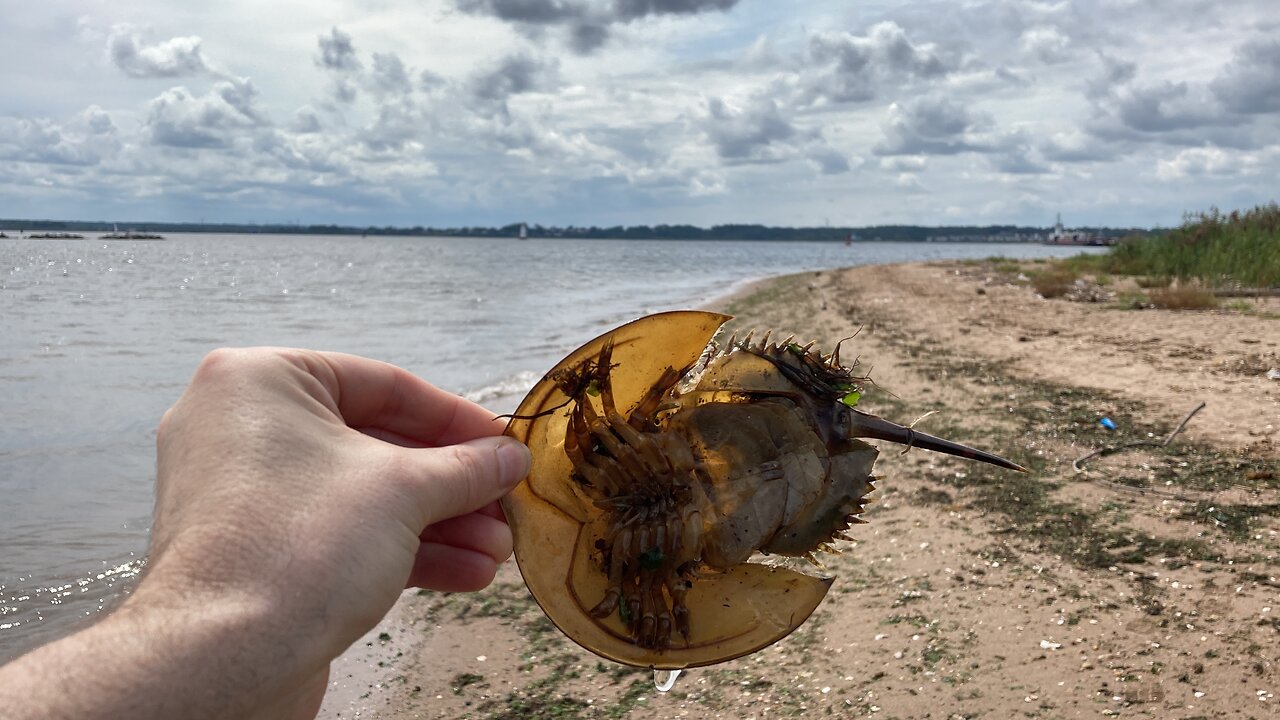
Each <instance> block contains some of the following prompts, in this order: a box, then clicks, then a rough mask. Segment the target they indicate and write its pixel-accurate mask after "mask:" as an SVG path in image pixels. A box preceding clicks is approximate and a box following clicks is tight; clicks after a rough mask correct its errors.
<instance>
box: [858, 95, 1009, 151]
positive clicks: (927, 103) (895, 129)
mask: <svg viewBox="0 0 1280 720" xmlns="http://www.w3.org/2000/svg"><path fill="white" fill-rule="evenodd" d="M989 123H990V119H989V118H987V117H985V116H978V115H975V114H973V113H971V112H969V110H968V109H967V108H965V107H964V106H963V105H960V104H959V103H956V102H953V101H951V100H948V99H946V98H941V97H932V96H930V97H923V98H919V99H916V100H912V101H909V102H906V103H901V104H899V103H894V104H893V105H891V106H890V107H889V117H888V119H887V120H886V121H885V124H884V134H885V137H884V140H883V141H881V142H880V143H877V144H876V145H875V146H874V147H873V148H872V151H873V152H875V154H877V155H954V154H956V153H962V152H968V151H971V150H982V149H985V148H984V146H983V145H981V144H978V143H975V142H974V141H972V140H971V139H970V137H969V135H970V133H971V132H973V131H975V130H978V129H980V128H982V127H983V126H985V125H987V124H989Z"/></svg>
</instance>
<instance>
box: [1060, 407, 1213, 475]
mask: <svg viewBox="0 0 1280 720" xmlns="http://www.w3.org/2000/svg"><path fill="white" fill-rule="evenodd" d="M1203 409H1204V403H1203V402H1202V403H1200V404H1199V405H1196V406H1195V407H1194V408H1191V412H1189V413H1187V415H1186V417H1184V418H1182V422H1180V423H1178V427H1176V428H1174V429H1173V432H1171V433H1169V435H1168V437H1166V438H1165V439H1164V441H1163V442H1156V441H1155V440H1138V441H1137V442H1129V443H1124V444H1123V445H1108V446H1106V447H1101V448H1098V449H1097V450H1093V451H1091V452H1088V453H1085V454H1084V455H1081V456H1080V457H1078V458H1076V459H1075V460H1073V461H1071V467H1072V469H1074V470H1075V471H1076V472H1078V473H1082V472H1084V471H1085V470H1084V462H1085V461H1086V460H1091V459H1093V458H1095V457H1098V456H1099V455H1110V454H1112V453H1115V452H1119V451H1121V450H1128V449H1130V448H1140V447H1165V446H1167V445H1168V444H1169V443H1171V442H1173V439H1174V438H1175V437H1177V436H1178V433H1180V432H1182V430H1183V428H1185V427H1186V426H1187V423H1189V422H1191V418H1193V417H1195V414H1196V413H1198V412H1200V411H1201V410H1203ZM1107 419H1108V418H1103V420H1107ZM1099 422H1101V420H1100V421H1099ZM1108 429H1110V430H1114V429H1115V428H1108Z"/></svg>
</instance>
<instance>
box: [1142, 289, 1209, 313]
mask: <svg viewBox="0 0 1280 720" xmlns="http://www.w3.org/2000/svg"><path fill="white" fill-rule="evenodd" d="M1147 297H1149V298H1150V300H1151V304H1152V305H1153V306H1155V307H1158V308H1161V309H1164V310H1208V309H1211V308H1215V307H1217V306H1218V299H1217V298H1216V297H1214V295H1213V293H1212V292H1210V291H1209V290H1208V289H1206V288H1205V287H1204V286H1202V285H1200V284H1198V283H1179V284H1177V285H1170V286H1169V287H1163V288H1152V289H1151V290H1150V291H1149V292H1148V293H1147Z"/></svg>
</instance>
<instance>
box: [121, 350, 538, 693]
mask: <svg viewBox="0 0 1280 720" xmlns="http://www.w3.org/2000/svg"><path fill="white" fill-rule="evenodd" d="M502 428H503V424H502V423H501V422H497V421H495V420H494V416H493V414H492V413H490V412H488V411H487V410H484V409H483V408H481V407H479V406H477V405H474V404H472V403H469V402H467V401H465V400H462V399H461V398H458V397H456V396H453V395H450V394H448V393H445V392H443V391H441V390H439V389H437V388H434V387H432V386H430V385H428V384H427V383H425V382H423V381H422V380H419V379H418V378H416V377H414V376H413V375H411V374H409V373H408V372H406V371H404V370H400V369H398V368H395V367H392V366H390V365H386V364H383V363H378V362H375V361H372V360H366V359H363V358H357V357H353V356H349V355H339V354H331V353H316V352H310V351H303V350H277V349H252V350H223V351H217V352H215V353H213V354H211V355H209V357H207V358H206V359H205V361H204V362H203V363H202V364H201V366H200V368H199V369H198V371H197V372H196V374H195V377H194V378H193V379H192V381H191V384H190V386H189V387H188V388H187V391H186V392H185V393H184V394H183V396H182V398H181V399H180V400H179V401H178V403H177V404H175V405H174V407H173V408H172V409H171V410H170V411H169V412H168V413H166V415H165V417H164V419H163V421H162V422H161V425H160V429H159V432H158V437H157V455H158V476H157V497H156V509H155V524H154V527H153V529H152V544H151V550H150V560H149V563H150V566H149V569H148V571H147V576H146V578H145V580H144V581H143V583H142V584H141V585H140V586H139V588H138V592H137V593H136V594H135V598H134V599H133V601H132V602H133V604H134V605H137V606H145V605H146V604H148V603H162V604H169V603H172V602H174V601H175V599H177V598H185V599H184V600H183V602H185V603H188V604H192V603H195V604H198V605H199V606H203V607H211V606H214V605H219V604H220V605H224V606H225V605H226V604H228V603H231V604H235V603H239V604H242V605H244V606H246V607H249V608H253V609H255V610H254V612H262V613H265V614H266V615H267V616H269V618H270V621H269V622H268V623H266V625H267V626H266V627H261V628H257V629H255V630H254V632H257V633H260V634H261V635H262V636H263V637H271V638H277V640H276V642H277V643H280V645H278V646H277V649H276V650H275V651H273V652H268V653H266V655H268V656H270V655H276V656H278V657H275V658H274V659H268V658H267V657H263V656H261V655H260V656H259V659H260V660H267V661H268V663H269V664H270V665H272V666H274V667H276V668H277V669H283V668H284V667H285V666H287V665H289V664H295V665H298V666H299V667H298V670H300V671H301V672H302V676H303V677H305V678H310V679H309V680H307V681H306V682H305V683H304V684H307V685H310V686H311V690H309V691H308V693H307V694H308V695H309V696H310V697H311V700H309V701H308V703H307V704H310V702H312V701H314V702H315V703H317V704H318V701H319V697H320V696H321V695H322V694H323V682H324V680H323V672H322V671H323V670H325V669H326V668H327V664H328V661H329V660H330V659H332V658H333V657H335V656H337V655H338V654H339V653H341V652H342V650H343V649H345V648H346V647H347V646H348V645H349V644H350V643H352V642H353V641H355V640H356V639H357V638H359V637H360V636H361V635H362V634H363V633H364V632H366V631H367V630H368V629H370V628H372V627H373V626H374V625H375V624H376V623H377V621H378V620H379V619H380V618H381V617H382V616H383V615H384V614H385V613H386V612H387V611H388V610H389V609H390V608H391V606H392V604H394V602H395V601H396V598H397V597H398V596H399V594H400V591H401V590H402V589H403V588H404V587H406V585H416V586H421V587H427V588H433V589H437V590H447V591H459V590H476V589H479V588H482V587H484V586H486V585H488V584H489V582H490V581H491V580H492V579H493V576H494V573H495V572H496V569H497V565H498V563H501V562H502V561H503V560H505V559H506V558H507V557H509V556H510V554H511V531H510V529H509V528H508V527H507V525H506V522H505V520H504V519H503V518H502V513H501V510H500V509H499V508H498V505H497V498H499V497H500V496H501V495H503V494H505V493H506V492H507V490H509V489H510V488H511V487H513V486H514V485H515V484H516V483H517V482H519V481H520V479H521V478H523V477H524V475H525V474H526V473H527V471H528V467H529V454H528V450H527V449H525V448H524V446H523V445H520V444H519V443H517V442H515V441H514V440H510V439H509V438H504V437H491V436H495V435H498V434H499V433H501V431H502ZM280 638H282V639H280ZM237 640H238V639H233V638H227V640H226V642H236V641H237ZM299 661H301V662H299ZM316 677H319V678H320V679H319V682H318V684H319V692H318V693H317V692H316V687H315V686H316V684H317V683H316V680H315V678H316ZM297 682H298V678H294V680H293V682H291V683H290V685H293V686H295V687H296V685H297ZM303 714H304V715H305V714H306V713H305V712H304V713H303Z"/></svg>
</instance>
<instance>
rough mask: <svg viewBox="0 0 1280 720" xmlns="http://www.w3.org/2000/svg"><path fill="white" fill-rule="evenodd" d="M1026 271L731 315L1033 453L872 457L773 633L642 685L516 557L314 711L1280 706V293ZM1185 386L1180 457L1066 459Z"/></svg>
mask: <svg viewBox="0 0 1280 720" xmlns="http://www.w3.org/2000/svg"><path fill="white" fill-rule="evenodd" d="M1016 271H1017V269H1016V268H1014V269H1012V270H1011V269H1010V268H1009V267H1008V264H1007V263H1005V264H1001V265H991V264H958V263H947V264H930V265H902V266H887V267H886V266H878V267H861V268H855V269H850V270H843V271H838V272H822V273H810V274H805V275H794V276H788V277H785V278H778V279H774V280H770V281H767V282H764V283H761V284H758V285H756V286H753V287H751V288H749V289H748V290H746V291H744V292H742V293H739V294H738V295H737V296H735V297H733V298H729V299H727V300H725V301H723V302H722V303H720V306H719V307H718V308H717V309H723V310H726V311H728V312H730V313H732V314H735V315H737V316H738V319H737V320H736V321H735V323H736V324H737V325H739V326H743V327H746V326H751V327H760V328H767V327H772V328H777V329H785V330H787V331H788V332H794V333H795V334H796V335H797V336H799V337H801V338H806V339H816V340H818V341H819V342H820V343H821V344H823V345H825V346H826V347H828V348H829V347H830V346H831V345H832V344H834V342H836V341H838V340H839V339H841V338H844V337H848V336H850V335H853V334H854V333H855V332H857V336H856V338H854V339H852V340H849V341H848V342H846V343H845V345H844V349H843V351H842V354H843V357H844V359H845V360H846V361H847V360H849V359H850V358H851V357H852V356H853V355H854V354H855V353H856V354H857V355H858V356H859V359H860V361H861V367H862V368H866V369H870V372H871V375H872V378H873V379H874V381H875V383H876V387H875V389H873V390H871V391H870V392H868V393H867V396H866V397H865V398H864V400H863V408H864V409H866V410H869V411H872V412H876V413H877V414H882V415H885V416H886V417H889V418H891V419H895V420H898V421H900V422H909V421H911V420H912V419H914V418H916V417H918V416H920V415H923V414H924V413H926V412H928V411H932V410H936V411H939V412H938V414H936V415H932V416H930V417H928V418H926V419H924V420H922V421H921V424H920V425H919V426H918V427H920V428H921V429H923V430H926V431H928V432H933V433H935V434H941V435H944V436H948V437H954V438H956V439H958V440H961V441H965V442H970V443H974V444H977V445H979V446H982V447H985V448H988V449H991V450H994V451H996V452H999V453H1002V454H1009V455H1010V456H1012V457H1013V458H1014V459H1017V460H1019V461H1020V462H1023V463H1024V464H1028V465H1030V466H1031V467H1032V472H1031V473H1030V474H1029V475H1026V476H1021V475H1017V474H1015V473H1008V472H1004V471H999V470H994V469H988V468H987V467H985V466H978V465H976V464H973V463H965V462H963V461H959V460H956V459H953V458H948V457H942V456H937V455H934V454H931V453H926V452H921V451H912V452H909V453H907V454H905V455H904V454H899V453H898V452H897V451H896V450H894V449H892V448H891V447H888V446H884V447H882V453H881V459H880V461H879V464H878V465H877V471H878V474H880V475H882V476H883V478H884V480H883V481H882V482H881V483H880V490H878V492H877V495H878V498H879V502H878V503H877V504H875V505H872V506H871V508H870V509H869V512H868V513H867V515H866V518H867V519H868V520H869V521H870V524H868V525H862V526H858V527H856V528H855V530H856V531H857V532H856V537H857V539H856V541H855V542H854V543H852V545H851V546H849V547H847V549H846V552H845V553H844V554H841V555H838V556H828V557H827V560H828V562H827V565H828V567H829V568H830V569H831V570H832V571H833V572H834V573H835V574H836V576H837V579H836V583H835V585H834V587H833V589H832V591H831V593H830V594H829V595H828V597H827V599H826V600H825V601H824V603H823V605H822V606H821V607H820V608H819V610H818V612H817V613H816V614H815V615H814V617H813V618H811V619H810V620H809V622H807V623H806V624H805V625H803V626H802V627H801V628H800V629H798V630H797V631H796V632H795V633H793V634H792V635H790V636H789V637H787V638H786V639H784V640H783V641H781V642H779V643H777V644H776V645H774V646H772V647H770V648H767V649H765V650H763V651H761V652H759V653H756V654H755V655H751V656H748V657H745V658H742V659H739V660H736V661H733V662H730V663H726V664H724V665H721V666H717V667H713V668H704V669H699V670H693V671H689V672H687V673H685V674H684V676H682V677H681V678H680V679H679V681H678V682H677V684H676V686H675V689H674V690H673V691H672V692H669V693H666V694H658V693H656V692H654V690H653V685H652V680H651V674H650V673H648V672H646V671H641V670H634V669H630V668H625V667H621V666H618V665H615V664H613V663H609V662H605V661H600V660H598V659H597V658H596V657H595V656H594V655H591V654H590V653H588V652H586V651H584V650H581V649H580V648H578V647H577V646H576V645H574V644H573V643H572V642H570V641H568V640H567V639H565V638H564V637H563V636H562V635H560V633H559V632H558V631H556V630H555V628H554V627H552V626H551V624H550V623H549V622H548V621H547V620H546V618H545V616H543V614H542V613H541V612H540V611H539V610H538V608H537V607H536V606H535V605H534V604H533V603H532V601H531V600H530V599H529V597H528V594H527V592H526V591H525V589H524V586H523V583H522V581H521V579H520V576H519V573H518V571H517V570H516V569H515V567H514V566H513V564H511V563H508V564H507V565H506V566H504V567H503V569H502V571H501V573H500V574H499V578H498V580H497V582H496V583H495V584H494V585H493V586H492V587H491V588H489V589H488V590H486V591H484V592H481V593H477V594H472V595H451V596H443V595H437V594H424V595H419V594H416V593H407V594H406V596H405V598H404V599H403V601H402V602H401V604H400V605H399V606H398V609H397V611H396V612H395V613H394V614H393V616H392V617H391V618H389V620H388V622H387V623H385V624H384V625H383V626H381V627H379V628H378V629H376V630H375V631H374V632H373V633H371V634H370V635H369V636H368V637H367V638H366V639H365V640H364V641H362V642H361V643H360V644H358V645H357V646H356V647H355V648H353V652H352V653H349V654H348V655H347V656H346V657H344V658H343V660H342V661H340V662H339V663H338V664H336V665H335V669H334V682H335V684H336V686H337V688H338V690H337V692H334V693H331V696H330V697H329V698H328V701H327V703H326V706H325V710H324V711H323V712H322V715H321V717H326V718H335V717H342V718H351V717H382V718H517V717H519V718H526V717H531V718H623V717H626V718H665V717H712V718H720V717H723V718H770V717H789V716H809V715H814V716H825V715H835V716H843V717H873V718H976V717H983V718H1007V717H1015V716H1025V717H1045V718H1059V717H1061V718H1067V717H1098V716H1123V717H1150V718H1276V717H1280V697H1277V695H1280V667H1278V666H1277V655H1278V654H1280V381H1276V380H1269V379H1267V378H1266V373H1267V371H1268V370H1269V369H1271V368H1273V367H1280V319H1278V318H1280V305H1278V304H1277V303H1276V301H1275V300H1271V301H1269V303H1270V304H1267V302H1268V301H1263V302H1262V303H1261V304H1256V303H1255V304H1254V305H1253V307H1252V308H1251V309H1249V310H1239V309H1237V310H1232V311H1222V310H1219V311H1198V312H1171V311H1160V310H1149V309H1148V310H1124V309H1119V308H1116V307H1109V306H1105V305H1099V304H1084V303H1075V302H1070V301H1066V300H1044V299H1041V298H1040V297H1039V296H1037V295H1036V294H1035V293H1034V292H1033V291H1032V290H1031V289H1029V288H1028V287H1027V286H1026V284H1025V283H1020V282H1017V281H1011V278H1012V277H1014V276H1016ZM1200 401H1204V402H1205V403H1206V406H1205V408H1204V409H1203V410H1202V411H1201V412H1199V413H1198V414H1197V415H1195V417H1194V418H1193V419H1192V420H1191V421H1190V423H1189V424H1188V426H1187V428H1186V430H1185V431H1184V432H1182V433H1181V434H1179V435H1177V436H1176V437H1175V438H1174V440H1173V442H1172V443H1171V444H1170V445H1169V446H1168V447H1165V448H1141V449H1134V450H1129V451H1125V452H1120V453H1116V454H1113V455H1109V456H1107V457H1102V458H1097V459H1094V460H1092V461H1090V462H1089V463H1088V465H1087V471H1086V472H1085V473H1083V474H1078V473H1076V472H1074V471H1073V470H1072V467H1071V461H1072V460H1073V459H1075V458H1078V457H1080V456H1081V455H1083V454H1084V453H1086V452H1088V451H1089V450H1092V449H1094V448H1097V447H1100V446H1102V445H1111V444H1119V443H1124V442H1131V441H1136V440H1145V439H1148V436H1149V434H1150V436H1151V437H1154V439H1155V440H1157V441H1160V440H1163V438H1164V437H1165V436H1167V435H1168V433H1169V432H1170V431H1171V430H1173V428H1174V427H1175V426H1176V425H1177V424H1178V421H1179V420H1181V419H1182V418H1183V417H1184V416H1185V415H1186V414H1187V412H1188V411H1189V410H1191V408H1192V407H1194V406H1195V405H1196V404H1197V403H1198V402H1200ZM1103 416H1106V417H1110V418H1112V419H1113V420H1114V421H1115V422H1116V423H1117V424H1118V426H1119V427H1118V429H1117V430H1116V431H1114V432H1113V431H1108V430H1106V429H1104V428H1103V427H1102V426H1101V425H1099V424H1098V421H1099V420H1100V419H1101V418H1102V417H1103Z"/></svg>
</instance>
